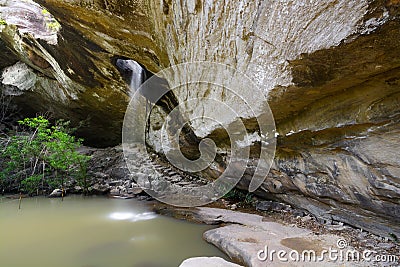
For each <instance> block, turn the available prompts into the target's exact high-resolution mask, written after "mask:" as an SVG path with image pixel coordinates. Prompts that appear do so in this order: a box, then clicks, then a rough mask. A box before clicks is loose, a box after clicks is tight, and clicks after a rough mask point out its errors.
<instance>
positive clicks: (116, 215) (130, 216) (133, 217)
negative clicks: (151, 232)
mask: <svg viewBox="0 0 400 267" xmlns="http://www.w3.org/2000/svg"><path fill="white" fill-rule="evenodd" d="M109 217H110V218H111V219H113V220H130V221H132V222H137V221H144V220H151V219H154V218H156V217H157V215H156V214H155V213H154V212H143V213H138V214H134V213H132V212H113V213H111V214H110V216H109Z"/></svg>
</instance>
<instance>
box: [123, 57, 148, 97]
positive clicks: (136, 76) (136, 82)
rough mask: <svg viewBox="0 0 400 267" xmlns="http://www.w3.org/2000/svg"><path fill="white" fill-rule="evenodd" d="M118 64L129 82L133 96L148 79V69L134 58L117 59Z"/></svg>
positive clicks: (130, 92) (130, 93)
mask: <svg viewBox="0 0 400 267" xmlns="http://www.w3.org/2000/svg"><path fill="white" fill-rule="evenodd" d="M116 66H117V68H118V69H119V71H120V72H121V75H122V76H123V77H124V79H125V80H126V82H127V83H128V84H129V88H130V91H129V95H130V96H132V95H133V94H134V93H135V92H136V90H137V89H138V88H139V87H140V85H142V83H143V82H144V81H145V80H146V71H145V69H144V68H143V67H142V66H140V64H139V63H137V62H136V61H134V60H132V59H126V60H125V59H117V62H116Z"/></svg>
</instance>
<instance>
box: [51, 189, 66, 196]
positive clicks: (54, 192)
mask: <svg viewBox="0 0 400 267" xmlns="http://www.w3.org/2000/svg"><path fill="white" fill-rule="evenodd" d="M62 193H63V191H62V190H61V189H54V190H53V191H52V192H51V193H50V195H49V197H62ZM65 193H66V192H65V191H64V196H65Z"/></svg>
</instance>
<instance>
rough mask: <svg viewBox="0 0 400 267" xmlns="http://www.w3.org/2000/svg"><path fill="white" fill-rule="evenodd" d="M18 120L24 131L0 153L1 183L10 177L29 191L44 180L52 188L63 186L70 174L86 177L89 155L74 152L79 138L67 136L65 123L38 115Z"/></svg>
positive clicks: (70, 130) (67, 127) (36, 187)
mask: <svg viewBox="0 0 400 267" xmlns="http://www.w3.org/2000/svg"><path fill="white" fill-rule="evenodd" d="M18 123H19V124H20V125H21V126H22V127H25V131H24V132H23V133H21V134H16V135H14V136H12V137H11V138H10V140H9V142H8V144H7V146H6V147H5V149H3V151H2V152H1V154H2V158H3V163H2V165H3V170H2V171H0V179H1V181H2V183H3V186H4V184H5V183H7V182H9V181H7V177H13V180H14V181H17V182H18V183H20V186H21V187H22V188H23V189H24V191H26V192H28V193H29V194H33V193H34V192H35V191H38V190H39V187H40V185H42V186H43V185H44V184H45V183H46V184H47V185H49V186H50V187H52V188H54V187H59V186H64V182H65V179H64V178H65V177H69V175H70V174H71V175H75V174H76V173H78V174H79V175H77V176H78V179H86V165H87V162H88V160H89V157H88V156H85V155H82V154H80V153H78V152H77V148H79V147H80V146H81V145H82V140H81V139H78V140H77V139H75V137H74V136H72V135H71V132H72V130H73V129H70V127H69V122H65V121H62V120H60V121H57V122H56V124H55V125H54V126H51V125H50V123H49V121H48V120H47V119H45V118H43V117H41V116H39V117H36V118H26V119H24V120H22V121H19V122H18ZM0 167H1V166H0Z"/></svg>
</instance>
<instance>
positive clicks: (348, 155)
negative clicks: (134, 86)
mask: <svg viewBox="0 0 400 267" xmlns="http://www.w3.org/2000/svg"><path fill="white" fill-rule="evenodd" d="M14 2H15V1H11V0H6V1H3V2H1V4H0V5H1V6H2V7H6V6H10V5H11V4H12V3H14ZM37 3H38V4H40V5H42V6H43V8H45V9H46V10H48V12H49V13H50V14H52V16H54V18H55V19H56V20H57V21H58V22H59V23H60V25H61V28H60V31H59V32H58V33H57V40H58V42H57V45H56V46H55V45H52V44H48V43H46V42H45V41H43V40H40V39H39V40H37V39H35V38H34V36H30V35H28V34H26V33H24V32H21V31H18V29H17V28H16V27H15V26H13V25H5V26H4V25H2V30H1V32H0V43H1V47H0V56H1V57H0V67H1V69H2V70H7V69H8V68H10V67H13V68H16V66H17V67H18V66H19V67H21V66H23V65H21V64H22V63H18V61H20V62H23V64H25V65H24V67H23V68H22V69H21V70H25V69H26V68H28V70H29V71H25V72H24V73H28V74H29V75H28V76H29V77H30V78H29V77H28V76H26V75H25V76H24V75H21V76H19V77H20V78H21V80H20V81H14V82H13V83H12V84H11V83H10V82H8V81H10V79H11V77H8V76H7V71H3V72H2V79H1V85H0V87H1V89H2V90H5V91H6V92H10V93H13V94H18V95H19V96H18V97H16V98H15V102H16V103H18V104H19V105H20V106H21V107H23V110H22V111H23V112H24V113H25V114H30V115H32V114H35V113H36V112H38V111H47V110H51V111H52V112H53V113H54V115H55V116H57V117H64V118H67V119H70V120H72V122H73V123H78V122H79V121H81V120H85V121H86V122H87V123H86V124H85V125H84V126H83V127H82V128H81V129H80V132H79V134H80V135H81V136H83V137H85V139H86V140H87V141H88V143H89V144H91V145H96V146H110V145H116V144H118V143H119V142H120V134H121V126H122V119H123V116H124V112H125V108H126V106H127V103H128V101H129V86H128V85H127V84H126V82H125V81H124V79H123V77H122V76H121V75H120V73H119V72H118V70H117V68H116V67H115V65H114V64H113V59H114V58H116V57H118V58H127V59H132V60H135V61H137V62H139V63H140V64H141V65H142V66H144V67H145V68H146V69H147V70H148V71H150V72H152V73H156V72H157V71H159V70H161V69H163V68H165V67H168V66H170V65H174V64H178V63H185V62H192V61H203V60H206V61H213V62H220V63H224V64H228V65H230V66H232V67H234V68H236V69H237V70H238V71H240V72H242V73H244V74H245V75H247V76H249V77H251V78H252V79H253V81H254V82H255V83H256V84H257V85H258V86H259V87H260V88H261V89H262V94H264V95H265V96H266V97H267V98H268V103H269V105H270V107H271V109H272V112H273V113H274V116H275V119H276V126H277V131H278V133H279V136H278V148H277V153H276V154H277V156H276V158H275V162H274V165H273V167H272V170H271V172H270V174H269V175H268V177H267V178H266V180H265V181H264V183H263V185H262V187H261V188H260V189H259V190H258V191H257V192H256V193H257V194H259V195H261V196H265V197H268V198H275V199H279V200H282V201H286V202H288V203H290V204H293V205H294V206H297V207H301V208H305V209H308V210H310V211H311V212H312V213H313V214H315V215H317V216H318V217H321V218H324V219H325V220H338V221H345V222H347V223H349V224H352V225H355V226H358V227H361V228H363V229H368V230H370V231H372V232H375V233H379V234H382V235H387V234H388V233H394V234H396V235H397V236H400V228H399V222H400V210H399V207H400V205H399V204H400V182H399V180H400V176H399V170H400V161H399V158H400V156H399V151H400V149H399V147H398V134H399V132H398V129H399V119H400V118H399V114H400V106H399V104H398V103H399V101H398V99H399V94H400V86H399V82H398V81H399V79H400V56H399V55H400V53H399V52H400V42H399V40H400V32H399V28H400V22H399V17H400V3H399V1H398V0H388V1H382V0H375V1H364V0H363V1H356V0H351V1H346V0H329V1H322V2H321V1H320V2H315V1H308V0H300V1H250V0H241V1H177V0H176V1H175V0H168V1H167V0H166V1H153V0H147V1H119V0H115V1H106V2H104V1H101V0H92V1H59V0H46V1H43V0H38V1H37ZM10 21H12V20H10ZM25 66H26V67H25ZM33 76H34V77H35V79H31V78H32V77H33ZM28 78H29V80H35V84H34V86H30V87H29V88H30V89H29V90H20V88H19V87H18V85H22V84H24V83H23V81H24V79H25V80H26V79H28ZM222 78H223V77H222ZM20 87H21V86H20ZM24 88H25V87H24ZM243 92H244V93H246V92H247V90H246V88H243ZM203 96H207V97H210V98H215V99H217V100H220V101H223V102H224V103H226V104H227V105H229V106H231V107H234V108H235V109H236V110H238V111H240V112H241V114H242V115H243V116H242V119H243V120H244V122H245V125H246V128H248V129H249V130H255V129H256V128H257V127H256V125H255V124H254V118H251V117H246V110H245V109H244V107H243V106H242V105H241V104H240V103H239V102H238V101H236V100H235V98H231V97H228V95H227V94H226V92H221V91H218V92H216V91H213V90H210V88H207V87H206V86H205V87H201V88H190V87H188V88H187V89H182V90H178V91H176V92H174V95H173V96H172V95H171V96H170V97H168V99H167V100H165V103H164V104H162V103H161V106H160V107H159V108H157V110H155V111H154V113H155V114H154V117H153V119H152V120H151V123H152V125H153V126H154V127H153V130H154V134H151V135H150V139H151V140H150V141H151V142H150V143H153V144H156V143H157V138H158V135H157V134H156V132H157V131H158V130H159V129H160V121H161V120H162V119H163V118H165V113H166V110H168V109H169V108H170V107H169V106H171V105H172V106H173V105H177V104H179V103H183V102H184V101H186V100H187V99H191V98H199V99H200V98H201V97H203ZM194 106H196V107H197V109H194V110H195V112H193V117H195V116H198V115H201V114H204V112H205V111H207V110H208V111H211V112H212V111H213V107H212V106H210V105H207V104H205V102H202V101H200V100H199V101H198V102H197V103H195V105H194ZM182 108H188V109H192V108H193V107H185V106H183V107H182ZM221 119H222V120H225V119H226V118H225V117H224V116H223V114H221ZM252 119H253V120H252ZM161 125H162V124H161ZM192 127H193V128H192V130H193V132H194V133H196V134H197V135H198V136H201V137H207V136H210V137H213V140H215V141H216V143H217V146H220V147H222V148H223V149H224V151H225V152H226V153H229V149H228V147H229V144H230V142H229V140H228V136H227V135H226V134H225V132H224V130H223V129H222V128H220V127H219V126H218V125H205V126H204V125H201V124H195V123H194V124H193V125H192ZM193 140H195V137H193ZM195 143H196V142H193V143H186V144H187V145H188V146H187V147H186V148H184V150H186V151H192V149H193V146H194V145H193V144H195ZM249 145H251V154H252V159H251V164H250V166H249V168H248V169H247V170H246V171H245V174H244V177H243V179H242V181H241V183H240V184H239V187H243V188H244V187H246V185H248V182H249V177H251V173H252V172H254V170H253V169H252V168H254V166H257V151H258V150H259V148H258V147H257V146H258V145H257V142H255V143H252V144H249ZM227 160H229V157H228V156H225V155H222V154H221V157H220V161H221V162H220V163H221V164H220V166H223V161H227ZM221 171H223V167H221V168H219V170H218V171H215V173H214V174H213V175H211V174H206V175H209V176H210V177H213V178H215V177H217V176H218V174H219V173H220V172H221ZM210 177H208V178H210ZM206 178H207V177H206ZM372 222H373V223H372Z"/></svg>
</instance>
